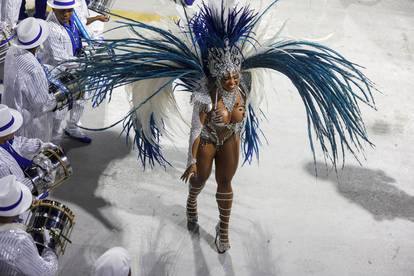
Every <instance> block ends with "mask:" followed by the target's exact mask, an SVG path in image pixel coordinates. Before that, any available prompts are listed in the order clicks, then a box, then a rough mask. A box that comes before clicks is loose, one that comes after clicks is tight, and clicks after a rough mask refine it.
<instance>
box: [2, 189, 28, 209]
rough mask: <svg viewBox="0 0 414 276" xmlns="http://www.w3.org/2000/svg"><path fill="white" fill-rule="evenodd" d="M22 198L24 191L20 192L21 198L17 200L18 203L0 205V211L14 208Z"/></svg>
mask: <svg viewBox="0 0 414 276" xmlns="http://www.w3.org/2000/svg"><path fill="white" fill-rule="evenodd" d="M22 199H23V191H21V192H20V198H19V200H17V202H16V203H14V204H12V205H10V206H5V207H0V211H1V212H7V211H11V210H13V209H14V208H16V207H17V206H19V204H20V202H22Z"/></svg>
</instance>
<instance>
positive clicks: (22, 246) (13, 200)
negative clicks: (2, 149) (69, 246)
mask: <svg viewBox="0 0 414 276" xmlns="http://www.w3.org/2000/svg"><path fill="white" fill-rule="evenodd" d="M0 187H1V188H0V245H1V246H0V275H7V276H17V275H26V276H40V275H41V276H52V275H56V273H57V270H58V260H57V255H56V254H55V252H54V251H53V250H52V249H49V248H45V249H44V250H43V252H42V256H40V255H39V253H38V250H37V248H36V245H35V243H34V240H33V238H32V237H31V236H30V235H29V234H28V233H27V232H26V228H25V225H23V224H21V223H18V222H17V221H18V218H19V215H21V214H23V213H24V212H26V211H27V210H28V209H29V207H30V206H31V204H32V195H31V193H30V190H29V189H28V188H27V187H26V186H25V185H23V184H22V183H20V182H18V181H16V178H15V177H14V176H6V177H4V178H1V179H0ZM52 248H53V247H52Z"/></svg>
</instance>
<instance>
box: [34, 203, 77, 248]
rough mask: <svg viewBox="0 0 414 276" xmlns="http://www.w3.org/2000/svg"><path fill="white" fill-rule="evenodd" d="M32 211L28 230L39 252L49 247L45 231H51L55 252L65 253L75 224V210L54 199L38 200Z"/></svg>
mask: <svg viewBox="0 0 414 276" xmlns="http://www.w3.org/2000/svg"><path fill="white" fill-rule="evenodd" d="M30 211H31V216H30V217H29V218H28V219H27V221H26V226H27V232H28V233H29V234H30V235H31V236H32V237H33V239H34V241H35V244H36V245H37V247H38V250H39V253H40V254H41V253H42V251H43V249H44V248H45V247H48V242H49V241H45V238H44V237H45V235H44V231H49V234H50V235H51V236H53V238H54V240H55V245H56V248H54V250H55V252H56V253H57V254H60V255H63V254H64V252H65V249H66V245H67V242H70V240H69V239H70V235H71V233H72V229H73V226H74V224H75V215H74V214H73V212H72V211H71V210H70V209H69V208H68V207H66V206H65V205H63V204H62V203H60V202H57V201H53V200H41V201H38V202H36V203H35V204H34V205H33V206H32V208H31V209H30ZM52 249H53V248H52Z"/></svg>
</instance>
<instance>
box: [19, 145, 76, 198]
mask: <svg viewBox="0 0 414 276" xmlns="http://www.w3.org/2000/svg"><path fill="white" fill-rule="evenodd" d="M33 161H34V162H33V165H32V166H31V167H30V168H27V169H26V170H25V171H24V172H25V175H26V177H28V178H29V179H30V180H31V181H32V183H33V186H34V187H35V191H36V192H37V193H38V194H41V193H45V192H48V191H50V190H52V189H54V188H56V187H57V186H58V185H60V184H61V183H62V182H63V181H65V180H66V179H68V178H69V177H70V176H71V175H72V174H73V170H72V166H71V164H70V161H69V159H68V157H67V156H66V155H65V153H64V152H63V151H62V150H61V149H59V148H56V149H46V150H43V151H42V152H40V153H39V154H38V155H36V156H35V157H34V158H33ZM46 167H47V168H48V170H49V171H50V172H51V173H53V174H54V181H53V182H49V181H47V180H46V177H47V176H48V172H47V171H46V170H45V168H46Z"/></svg>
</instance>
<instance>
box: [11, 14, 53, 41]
mask: <svg viewBox="0 0 414 276" xmlns="http://www.w3.org/2000/svg"><path fill="white" fill-rule="evenodd" d="M16 34H17V35H16V38H15V39H13V41H12V43H13V45H15V46H16V47H19V48H21V49H32V48H35V47H37V46H39V45H40V44H42V43H43V42H44V41H45V40H46V38H47V37H48V36H49V25H48V23H47V22H46V21H44V20H42V19H36V18H33V17H29V18H26V19H25V20H23V21H22V22H20V23H19V25H17V30H16Z"/></svg>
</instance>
